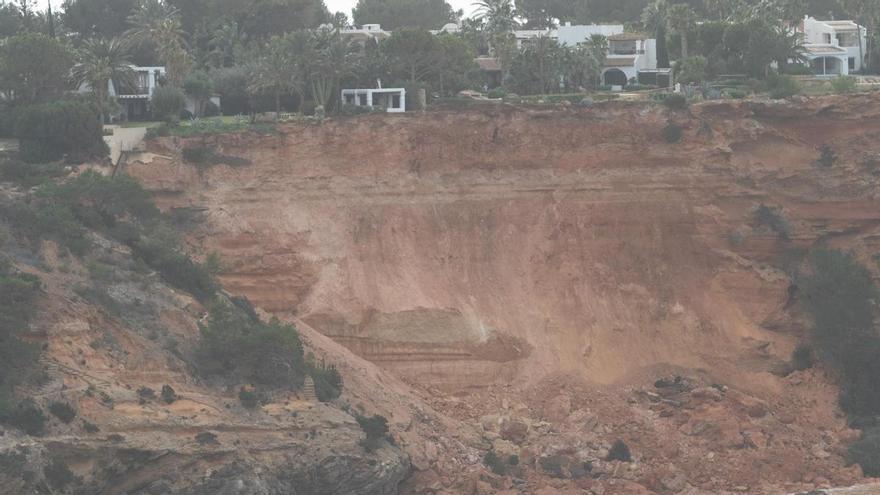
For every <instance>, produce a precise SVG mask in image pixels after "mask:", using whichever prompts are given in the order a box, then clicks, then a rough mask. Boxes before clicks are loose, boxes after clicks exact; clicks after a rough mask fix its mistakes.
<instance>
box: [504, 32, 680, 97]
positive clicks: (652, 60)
mask: <svg viewBox="0 0 880 495" xmlns="http://www.w3.org/2000/svg"><path fill="white" fill-rule="evenodd" d="M594 35H601V36H604V37H605V38H606V39H607V40H608V53H607V56H606V59H605V67H604V68H603V69H602V82H603V83H604V84H606V85H609V86H620V87H623V86H626V85H627V84H628V83H629V81H631V80H639V79H640V78H639V75H640V74H641V75H646V74H650V76H649V77H650V79H651V81H652V83H655V82H656V81H657V79H658V76H661V75H666V77H667V80H668V77H669V74H670V72H669V69H658V68H657V42H656V40H654V39H653V38H650V37H648V35H645V34H642V33H629V32H626V31H625V30H624V26H623V24H574V25H573V24H572V23H570V22H566V23H565V24H564V25H562V26H559V27H558V28H555V29H527V30H519V31H514V36H516V43H517V47H522V46H524V45H527V44H528V43H530V42H532V41H534V40H535V39H537V38H541V37H547V38H551V39H554V40H556V41H557V42H558V43H559V44H560V45H566V46H577V45H580V44H581V43H585V42H587V41H589V40H590V38H591V37H592V36H594Z"/></svg>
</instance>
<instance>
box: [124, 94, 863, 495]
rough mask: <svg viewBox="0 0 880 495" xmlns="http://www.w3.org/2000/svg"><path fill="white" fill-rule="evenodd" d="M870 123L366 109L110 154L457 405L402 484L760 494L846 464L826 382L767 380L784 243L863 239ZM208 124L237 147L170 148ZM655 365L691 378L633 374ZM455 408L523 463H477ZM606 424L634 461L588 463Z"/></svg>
mask: <svg viewBox="0 0 880 495" xmlns="http://www.w3.org/2000/svg"><path fill="white" fill-rule="evenodd" d="M878 117H880V100H878V99H877V98H876V97H871V96H854V97H846V98H824V99H814V100H804V101H799V102H793V103H792V102H790V103H780V102H740V103H730V102H721V103H706V104H702V105H698V106H694V107H692V108H691V109H690V110H689V111H686V112H679V113H675V112H670V111H669V110H667V109H664V108H663V107H662V106H659V105H658V106H648V105H644V104H610V105H597V106H595V107H593V108H589V109H570V108H569V109H566V108H561V109H557V110H534V109H515V108H509V107H498V108H492V109H488V110H486V109H481V110H470V111H463V112H432V113H428V114H425V115H394V116H392V115H370V116H361V117H357V118H351V119H340V120H329V121H326V122H324V123H322V124H314V123H310V124H306V123H303V124H296V123H294V124H284V125H282V126H280V131H279V133H277V134H272V135H256V134H249V133H245V134H239V135H226V136H216V137H205V138H196V139H189V140H177V139H172V138H165V139H162V140H160V141H158V142H153V143H152V144H151V149H150V152H151V153H150V154H147V155H144V156H142V157H140V159H139V160H138V161H136V162H133V163H130V164H129V165H128V166H127V167H126V171H127V172H128V173H130V174H132V175H134V176H136V177H138V178H139V179H140V180H141V181H143V182H144V184H145V185H146V186H147V187H148V188H150V189H151V190H153V191H154V192H155V194H156V197H157V199H158V201H159V202H160V204H161V205H162V206H163V208H165V209H168V210H171V209H187V210H188V211H198V212H200V215H201V216H202V217H203V222H201V223H200V224H199V226H198V227H197V228H196V229H195V230H194V233H193V235H192V237H191V239H190V240H191V241H192V246H193V250H194V252H199V253H202V254H206V253H208V252H210V251H217V252H219V253H220V254H221V256H222V258H223V260H224V262H225V264H226V265H227V271H226V272H225V273H224V274H223V275H222V277H221V278H222V281H223V284H224V287H226V288H227V289H229V290H230V291H231V292H233V293H236V294H242V295H246V296H248V297H249V298H250V299H251V300H252V301H254V303H255V304H257V305H258V306H259V307H261V308H263V309H265V310H267V311H270V312H272V313H274V314H277V315H280V316H286V317H295V318H296V319H297V320H298V321H299V322H300V325H301V326H303V327H304V328H309V329H310V328H314V329H315V330H317V332H320V334H322V336H326V337H329V338H330V339H332V340H333V341H334V342H336V343H339V344H342V345H344V346H345V347H346V348H348V349H349V350H351V351H353V352H354V353H355V354H357V355H359V356H361V357H363V358H366V359H367V360H369V361H372V362H373V363H375V364H378V365H379V366H381V367H382V368H384V369H386V370H390V371H392V372H393V373H394V375H396V376H397V377H398V378H400V379H402V380H404V381H405V382H407V383H408V384H409V385H410V386H411V387H412V389H413V390H415V393H416V394H417V395H418V396H420V397H421V399H422V400H423V401H424V402H426V403H428V404H430V405H431V406H432V407H433V409H435V410H437V411H440V412H441V413H444V414H445V416H439V417H438V418H443V417H445V418H455V419H458V420H462V421H463V423H459V424H458V426H451V427H449V428H448V429H447V430H446V433H445V434H439V435H438V434H436V433H433V434H432V433H428V432H427V431H426V430H421V431H419V432H417V434H415V433H414V434H413V435H412V436H411V437H410V438H411V439H412V440H411V441H409V442H408V443H407V444H406V445H405V446H404V448H405V449H406V450H407V452H408V453H409V454H410V455H411V456H413V463H414V465H415V467H416V468H417V472H416V474H415V475H414V476H412V477H411V478H410V479H409V480H408V481H407V483H406V484H405V485H404V493H495V492H499V493H501V492H504V491H505V490H508V491H507V492H505V493H582V492H583V490H591V491H592V492H593V493H608V494H611V493H621V494H622V493H626V494H631V493H661V494H667V493H693V494H698V493H713V494H717V493H743V492H745V493H766V494H776V493H785V492H788V491H792V492H793V491H797V490H799V489H809V488H814V487H823V486H830V485H834V484H837V485H847V484H851V483H853V482H855V481H857V480H858V479H859V477H860V473H859V471H858V469H857V468H845V467H844V464H845V463H844V459H843V454H844V452H845V445H846V443H847V442H848V441H850V440H852V439H853V438H854V436H855V435H856V434H857V432H854V431H853V430H850V429H848V428H847V427H846V424H845V421H844V420H843V418H842V416H841V415H840V413H839V411H838V410H837V408H836V406H835V397H836V389H835V388H834V387H833V386H832V385H830V379H829V378H828V377H827V376H826V375H825V374H824V373H823V371H822V370H815V371H808V372H803V373H794V374H791V375H788V376H787V377H783V376H781V375H784V374H785V373H786V372H787V370H786V368H787V361H788V359H789V356H790V354H791V351H792V349H793V348H794V346H795V344H796V343H797V342H798V340H799V339H801V338H802V337H803V335H804V332H805V328H806V324H805V322H804V321H803V320H802V318H801V316H800V315H799V314H798V312H797V311H795V304H794V301H795V298H796V290H795V289H794V288H793V287H792V285H791V283H790V278H789V275H788V273H789V271H790V270H791V268H792V267H793V266H794V264H795V263H796V262H797V259H798V258H799V256H800V254H801V253H802V252H803V251H804V250H807V249H809V248H811V247H814V246H817V245H820V244H830V245H832V246H837V247H844V248H847V249H854V250H855V251H856V252H857V253H858V254H859V255H860V256H861V257H862V258H863V259H864V260H865V261H866V262H870V258H871V256H872V255H873V254H875V253H876V252H877V247H878V246H877V239H878V236H877V228H878V223H880V222H878V220H880V216H878V213H877V209H876V204H875V196H876V195H877V191H878V184H880V178H878V176H877V175H875V173H876V170H875V168H876V162H875V161H874V153H875V152H876V151H878V150H877V149H876V145H875V143H876V139H877V136H878V135H880V119H878ZM670 121H671V122H675V123H676V124H678V125H681V126H682V127H683V128H684V139H683V140H682V142H681V143H677V144H670V143H666V142H665V141H664V139H663V136H662V132H661V129H662V127H663V126H665V125H666V124H667V123H668V122H670ZM825 143H827V144H829V145H830V146H831V147H832V148H833V149H834V151H835V153H836V155H837V159H836V162H835V163H834V164H833V166H831V167H829V168H826V167H821V166H819V165H817V163H816V162H817V158H818V157H819V154H820V153H819V149H818V148H819V146H820V145H822V144H825ZM205 145H207V146H210V147H213V148H214V150H215V151H216V152H217V154H218V155H219V156H221V157H232V158H234V159H232V160H229V163H231V164H234V166H233V165H224V164H215V165H213V166H211V167H201V168H198V167H195V166H193V165H191V164H187V163H184V162H183V161H182V160H181V158H180V150H181V149H182V148H183V147H186V146H205ZM221 161H222V159H221ZM245 163H247V164H245ZM872 164H874V165H873V166H872ZM760 204H766V205H768V206H772V207H776V208H779V209H780V211H781V212H782V213H783V215H784V216H785V217H786V218H787V222H788V224H789V225H790V232H789V233H788V235H787V236H780V235H778V234H777V233H775V232H773V231H771V230H769V229H767V228H766V227H762V226H760V225H756V224H755V221H754V212H755V208H756V207H757V206H759V205H760ZM181 211H183V210H181ZM872 265H873V264H872ZM315 338H316V339H318V338H321V337H319V336H318V335H316V336H315ZM327 345H331V343H330V342H329V341H328V342H327ZM348 360H350V358H349V357H346V356H345V355H344V354H337V360H336V361H334V362H342V363H344V362H346V361H348ZM365 369H367V368H366V367H365V366H356V367H355V373H354V374H353V376H354V377H357V376H358V372H360V371H361V370H365ZM371 373H377V372H371ZM669 375H682V376H686V377H688V378H687V379H688V380H689V382H692V383H693V387H692V388H691V389H688V390H682V391H676V392H675V393H674V394H673V395H671V396H668V395H666V394H668V391H665V390H663V389H656V387H654V386H653V382H654V381H655V380H656V379H657V378H660V377H664V376H669ZM377 376H378V375H377ZM346 380H349V375H346ZM386 380H391V379H390V378H386ZM371 383H375V382H371ZM380 383H386V384H387V389H388V390H392V389H393V390H395V392H394V393H395V394H410V393H411V392H409V390H410V389H409V388H407V387H403V388H399V387H398V384H392V383H391V381H385V382H380ZM356 388H358V389H359V390H364V391H366V394H367V396H365V397H363V399H365V400H368V399H369V397H368V396H369V391H368V390H369V388H368V387H356ZM407 396H408V395H407ZM378 402H379V403H381V400H380V401H378ZM419 407H421V406H419ZM408 410H409V411H412V410H413V409H412V408H410V409H408ZM420 410H421V411H428V410H429V409H420ZM412 417H413V421H412V423H411V424H412V425H419V424H422V423H423V422H424V417H423V416H422V415H421V413H414V414H412ZM432 421H433V422H434V423H433V424H434V425H435V426H434V427H433V428H432V431H434V432H438V431H442V428H437V427H436V426H437V423H436V421H447V420H445V419H443V420H438V419H435V420H432ZM432 421H429V422H428V423H431V422H432ZM449 421H451V420H449ZM406 424H410V423H406ZM447 424H449V425H452V423H447ZM465 425H468V426H465ZM470 425H474V426H476V431H477V432H479V433H480V436H481V438H480V439H478V441H477V444H478V445H480V447H481V448H482V449H483V450H488V449H490V448H491V449H494V450H496V451H498V452H502V451H503V452H507V453H510V454H515V455H517V456H518V458H519V459H520V460H521V463H520V464H519V466H520V467H519V468H517V469H515V470H513V473H509V475H508V476H506V477H500V476H495V475H492V474H490V473H487V472H485V471H483V472H477V473H474V471H473V470H474V469H477V470H478V471H479V465H480V461H479V457H473V454H472V453H470V454H469V453H468V450H467V449H463V448H460V447H456V445H457V444H458V443H460V442H461V443H464V444H467V445H469V446H472V445H474V443H473V438H472V435H471V432H472V431H473V430H471V426H470ZM404 430H406V428H404ZM617 438H623V439H625V440H626V441H627V442H628V443H629V444H630V445H631V446H632V447H633V451H634V457H635V461H636V462H634V463H614V462H610V463H609V462H606V461H604V455H605V454H607V451H608V448H609V446H610V444H611V443H612V442H613V441H614V440H616V439H617ZM504 442H506V443H504ZM469 455H470V456H471V457H468V456H469ZM450 459H451V460H450ZM547 459H552V460H553V462H554V463H555V462H556V461H559V462H561V463H562V464H561V465H560V468H559V471H558V472H555V471H553V470H550V471H548V468H547V467H546V466H545V465H546V464H547V463H548V461H547ZM587 464H590V465H591V466H593V467H594V469H595V471H594V472H593V473H592V474H591V475H590V476H583V474H584V473H582V472H581V471H583V470H584V466H586V465H587ZM456 466H468V470H467V471H462V472H457V471H456ZM553 466H555V464H553ZM553 466H551V467H553ZM553 469H555V467H553ZM471 473H474V474H471ZM579 473H580V474H579ZM443 490H447V491H446V492H444V491H443Z"/></svg>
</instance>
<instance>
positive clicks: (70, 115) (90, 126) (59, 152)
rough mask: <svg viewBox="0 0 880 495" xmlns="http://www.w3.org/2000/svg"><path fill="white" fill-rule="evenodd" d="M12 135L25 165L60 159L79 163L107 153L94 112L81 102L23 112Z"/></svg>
mask: <svg viewBox="0 0 880 495" xmlns="http://www.w3.org/2000/svg"><path fill="white" fill-rule="evenodd" d="M15 135H16V137H17V138H18V140H19V152H20V155H21V158H22V159H23V160H24V161H26V162H28V163H44V162H50V161H55V160H60V159H62V158H66V160H67V161H68V162H71V163H79V162H82V161H85V160H88V159H91V158H104V157H106V156H107V154H108V153H109V149H108V148H107V144H106V143H104V137H103V136H104V133H103V128H102V126H101V120H100V116H99V113H98V111H97V109H95V108H94V107H93V106H92V105H90V104H87V103H84V102H81V101H66V100H60V101H55V102H52V103H46V104H42V105H35V106H31V107H26V108H23V109H22V110H21V113H20V115H19V118H18V121H17V122H16V126H15Z"/></svg>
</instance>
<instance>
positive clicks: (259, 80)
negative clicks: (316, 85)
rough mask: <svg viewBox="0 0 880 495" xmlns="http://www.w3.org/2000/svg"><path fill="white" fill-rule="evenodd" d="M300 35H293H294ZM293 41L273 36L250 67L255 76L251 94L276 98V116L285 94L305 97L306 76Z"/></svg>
mask: <svg viewBox="0 0 880 495" xmlns="http://www.w3.org/2000/svg"><path fill="white" fill-rule="evenodd" d="M297 34H298V33H295V32H294V33H291V34H290V35H288V36H294V35H297ZM290 46H291V39H290V38H288V37H282V36H273V37H272V38H271V39H269V41H268V43H266V45H265V46H264V47H262V49H261V50H260V53H259V54H258V55H257V57H256V59H255V60H254V61H253V62H252V63H251V64H250V71H251V77H250V81H249V83H248V91H250V92H251V93H269V94H271V95H272V96H273V97H274V99H275V115H276V118H277V116H278V114H280V113H281V95H282V94H285V93H287V92H289V91H295V92H297V93H300V94H302V86H303V74H302V73H301V71H300V66H299V64H298V63H297V60H296V59H295V58H294V54H295V53H299V52H296V51H294V50H290Z"/></svg>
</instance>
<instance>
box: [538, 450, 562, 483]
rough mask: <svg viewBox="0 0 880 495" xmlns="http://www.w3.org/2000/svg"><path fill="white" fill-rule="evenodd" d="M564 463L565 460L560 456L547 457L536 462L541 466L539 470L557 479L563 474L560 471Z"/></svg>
mask: <svg viewBox="0 0 880 495" xmlns="http://www.w3.org/2000/svg"><path fill="white" fill-rule="evenodd" d="M564 463H565V459H564V458H563V457H562V456H561V455H548V456H547V457H542V458H541V459H540V460H539V461H538V464H540V465H541V469H543V470H544V471H546V472H547V473H550V474H551V475H553V476H555V477H557V478H560V477H562V476H563V474H564V473H563V471H562V466H563V464H564Z"/></svg>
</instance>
